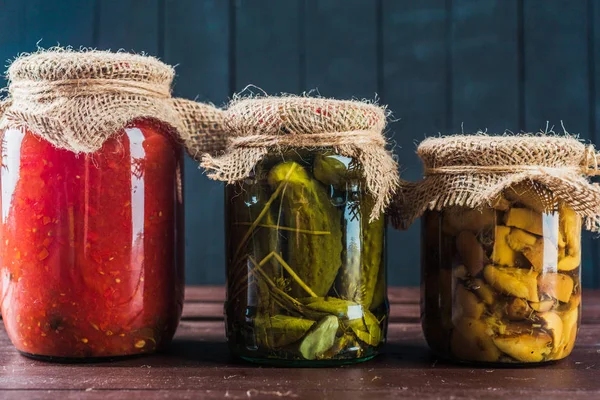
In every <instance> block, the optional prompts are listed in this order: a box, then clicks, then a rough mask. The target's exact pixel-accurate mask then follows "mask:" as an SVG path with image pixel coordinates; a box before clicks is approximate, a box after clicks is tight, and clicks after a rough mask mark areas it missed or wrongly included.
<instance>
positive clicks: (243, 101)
mask: <svg viewBox="0 0 600 400" xmlns="http://www.w3.org/2000/svg"><path fill="white" fill-rule="evenodd" d="M223 118H224V130H225V131H226V132H227V135H228V138H227V147H226V150H225V152H224V154H222V155H221V156H218V157H214V156H211V155H210V154H206V155H204V157H203V158H202V160H201V166H202V167H203V168H205V169H206V170H207V172H208V176H209V177H210V178H211V179H215V180H220V181H224V182H228V183H233V182H237V181H240V180H242V179H244V178H246V177H248V176H249V175H250V174H251V172H252V170H253V169H254V167H255V166H256V164H257V163H259V162H260V161H261V160H262V159H263V158H264V157H265V156H266V155H267V154H269V153H271V152H273V151H276V152H281V151H285V149H287V148H312V149H314V148H332V149H333V150H334V151H336V152H337V153H338V154H341V155H344V156H347V157H353V158H356V159H357V160H358V161H359V162H360V163H361V164H362V166H363V174H364V177H365V180H366V187H367V192H368V193H369V194H370V195H371V196H372V197H373V199H374V200H375V204H374V207H373V211H372V213H371V216H370V217H371V220H373V219H376V218H378V217H379V215H381V213H382V212H384V211H385V208H386V207H387V205H388V204H389V203H390V201H391V200H392V197H393V194H394V192H395V190H396V188H397V187H398V184H399V175H398V166H397V164H396V162H395V161H394V160H393V158H392V156H391V154H390V153H389V152H388V151H387V150H386V144H387V143H386V140H385V138H384V136H383V130H384V128H385V125H386V118H387V116H386V111H385V109H384V108H382V107H379V106H377V105H374V104H370V103H366V102H359V101H342V100H331V99H324V98H315V97H302V96H285V97H260V98H239V97H237V98H234V100H233V101H232V102H231V103H230V105H229V106H228V107H227V109H226V110H225V111H224V115H223Z"/></svg>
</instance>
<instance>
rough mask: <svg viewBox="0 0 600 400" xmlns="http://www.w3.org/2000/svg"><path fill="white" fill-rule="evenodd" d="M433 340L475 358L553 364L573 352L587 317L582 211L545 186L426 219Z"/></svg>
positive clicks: (428, 321)
mask: <svg viewBox="0 0 600 400" xmlns="http://www.w3.org/2000/svg"><path fill="white" fill-rule="evenodd" d="M422 223H423V230H422V235H423V241H422V242H423V249H422V250H423V257H422V263H423V265H422V267H423V268H422V271H423V285H422V288H423V289H422V290H423V301H422V311H423V312H422V324H423V329H424V333H425V338H426V340H427V342H428V344H429V346H430V347H431V349H432V350H433V351H434V352H435V353H437V354H438V355H439V356H441V357H444V358H448V359H452V360H456V361H465V362H483V363H526V364H530V363H543V362H548V361H554V360H560V359H562V358H564V357H566V356H568V355H569V354H570V353H571V350H572V349H573V346H574V344H575V337H576V335H577V329H578V326H579V318H580V308H581V307H580V300H581V284H580V275H581V273H580V270H581V268H580V266H581V218H580V216H579V215H577V214H576V213H575V212H574V211H573V210H572V209H571V208H569V207H568V206H566V205H565V204H563V203H561V202H558V201H556V200H555V199H554V197H553V195H552V193H551V192H549V191H548V190H547V189H546V188H544V187H542V186H541V185H539V184H536V183H532V182H525V183H521V184H518V185H515V186H512V187H511V188H509V189H507V190H505V191H504V192H503V194H502V195H501V196H499V198H497V199H496V201H495V202H494V206H493V207H489V208H484V209H470V208H466V207H448V208H445V209H443V210H442V211H439V212H438V211H427V212H426V213H425V214H424V216H423V222H422Z"/></svg>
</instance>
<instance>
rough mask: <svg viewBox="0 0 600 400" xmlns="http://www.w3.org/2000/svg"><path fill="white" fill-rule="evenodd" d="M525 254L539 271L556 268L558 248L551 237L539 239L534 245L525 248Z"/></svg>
mask: <svg viewBox="0 0 600 400" xmlns="http://www.w3.org/2000/svg"><path fill="white" fill-rule="evenodd" d="M523 255H524V256H525V258H527V260H528V261H529V262H530V263H531V266H532V267H533V269H535V270H536V271H538V272H542V271H547V270H555V269H556V261H557V260H558V249H557V247H556V246H555V245H554V244H553V243H552V242H551V241H550V240H549V239H546V238H539V239H537V240H536V242H535V245H534V246H532V247H528V248H525V249H524V250H523Z"/></svg>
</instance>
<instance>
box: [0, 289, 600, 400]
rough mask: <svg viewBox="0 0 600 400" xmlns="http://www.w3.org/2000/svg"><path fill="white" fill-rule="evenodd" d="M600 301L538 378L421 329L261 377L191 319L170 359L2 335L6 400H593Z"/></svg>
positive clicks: (212, 329) (401, 328)
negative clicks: (430, 346) (64, 358)
mask: <svg viewBox="0 0 600 400" xmlns="http://www.w3.org/2000/svg"><path fill="white" fill-rule="evenodd" d="M222 290H223V289H222V288H217V287H210V288H207V289H206V290H205V289H203V288H188V289H187V294H188V295H189V296H190V297H193V298H196V299H212V298H214V299H216V298H217V297H218V296H220V295H219V294H218V293H219V291H220V292H221V293H222ZM417 293H418V292H417V290H416V288H410V289H404V288H391V289H390V297H391V298H395V299H399V300H400V301H408V300H410V301H411V302H413V306H416V305H417V303H416V302H417V301H418V298H417V299H415V297H414V296H415V295H416V294H417ZM599 300H600V292H598V291H588V292H586V293H585V294H584V301H583V304H584V307H585V308H584V323H583V325H582V328H581V330H580V333H579V337H578V342H577V345H576V347H575V350H574V351H573V354H572V355H571V356H570V357H569V358H567V359H566V360H563V361H560V362H557V363H554V364H550V365H547V366H543V367H537V368H510V367H505V368H493V367H476V366H472V365H459V364H452V363H448V362H444V361H442V360H438V359H436V358H435V357H434V356H432V355H431V353H429V351H428V350H427V346H426V344H425V341H424V339H423V336H422V333H421V328H420V325H419V324H418V322H409V323H406V322H393V323H391V324H390V329H389V332H388V339H389V340H388V344H387V345H386V347H385V350H384V354H382V355H381V356H379V357H377V358H376V359H374V360H372V361H370V362H367V363H364V364H359V365H352V366H344V367H338V368H327V369H322V368H313V369H311V368H294V369H291V368H273V367H259V366H256V365H254V364H249V363H245V362H241V361H239V360H237V359H234V358H232V357H231V356H230V355H229V352H228V349H227V346H226V344H225V337H224V331H223V330H224V323H223V321H222V320H210V319H208V320H190V319H188V318H186V317H184V320H183V321H182V323H181V325H180V327H179V330H178V332H177V335H176V338H175V340H174V342H173V344H172V346H171V348H170V349H169V350H168V351H167V352H165V353H163V354H159V355H154V356H149V357H141V358H129V359H123V360H116V361H113V362H104V363H96V364H80V365H73V364H52V363H44V362H39V361H35V360H31V359H28V358H25V357H23V356H21V355H19V354H18V353H17V352H16V351H15V350H14V348H13V347H12V345H11V344H10V342H9V340H8V337H7V336H6V333H5V332H4V330H3V329H0V364H1V365H2V367H0V397H1V398H3V399H4V398H6V399H21V398H24V397H27V398H47V397H49V396H61V398H66V399H75V398H82V397H85V398H92V399H95V398H100V397H103V398H107V399H116V398H124V397H126V398H133V399H137V398H142V397H143V398H145V399H154V398H165V397H168V398H190V399H192V398H198V397H202V398H216V397H233V398H248V397H260V398H281V397H291V398H332V399H338V398H339V399H346V398H349V399H352V398H364V397H373V396H377V397H378V398H385V399H388V398H398V396H402V397H403V398H411V399H412V398H421V399H429V398H450V397H452V398H456V399H481V398H486V399H487V398H489V399H503V398H514V399H530V398H545V399H546V398H547V399H565V398H568V399H594V398H597V396H599V395H600V382H599V381H598V379H597V376H598V372H599V371H600V363H598V362H597V355H598V348H597V337H598V335H600V325H598V324H594V323H588V322H585V321H586V320H589V319H590V317H593V318H596V319H598V317H600V306H599V304H600V302H599ZM586 304H590V305H593V307H586V306H585V305H586ZM186 306H188V303H186ZM394 306H395V304H392V307H394ZM210 313H212V311H211V312H210ZM210 313H209V314H210ZM211 315H212V314H211Z"/></svg>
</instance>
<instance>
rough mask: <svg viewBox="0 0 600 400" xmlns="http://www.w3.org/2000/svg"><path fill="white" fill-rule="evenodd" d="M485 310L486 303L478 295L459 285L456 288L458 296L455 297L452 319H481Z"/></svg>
mask: <svg viewBox="0 0 600 400" xmlns="http://www.w3.org/2000/svg"><path fill="white" fill-rule="evenodd" d="M484 311H485V305H484V304H483V303H482V302H481V301H479V299H478V298H477V296H476V295H475V294H474V293H473V292H471V291H469V290H467V289H465V287H464V286H462V285H459V286H458V287H457V288H456V297H455V298H454V308H453V309H452V319H453V320H454V319H455V318H463V317H470V318H475V319H479V318H480V317H481V315H482V314H483V312H484Z"/></svg>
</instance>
